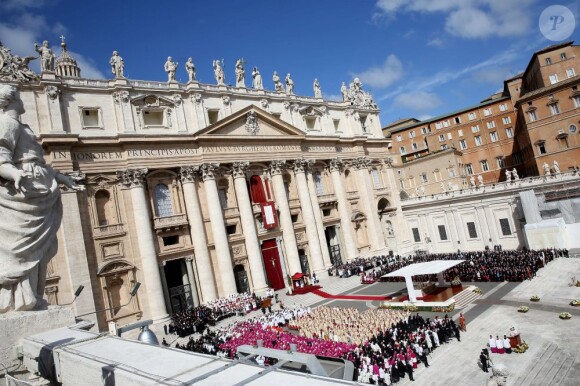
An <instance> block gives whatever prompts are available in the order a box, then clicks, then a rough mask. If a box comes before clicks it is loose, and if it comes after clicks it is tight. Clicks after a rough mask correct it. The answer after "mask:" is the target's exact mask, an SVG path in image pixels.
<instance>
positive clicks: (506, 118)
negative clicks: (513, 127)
mask: <svg viewBox="0 0 580 386" xmlns="http://www.w3.org/2000/svg"><path fill="white" fill-rule="evenodd" d="M501 121H502V122H503V124H504V125H509V124H510V123H512V117H503V118H502V119H501Z"/></svg>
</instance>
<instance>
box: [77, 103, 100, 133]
mask: <svg viewBox="0 0 580 386" xmlns="http://www.w3.org/2000/svg"><path fill="white" fill-rule="evenodd" d="M81 111H82V112H81V116H82V123H83V128H86V129H90V128H101V127H103V125H102V123H101V109H99V108H83V109H82V110H81Z"/></svg>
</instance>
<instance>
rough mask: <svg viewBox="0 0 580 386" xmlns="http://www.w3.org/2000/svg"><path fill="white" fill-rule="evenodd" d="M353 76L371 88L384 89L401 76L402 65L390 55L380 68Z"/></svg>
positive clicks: (370, 69)
mask: <svg viewBox="0 0 580 386" xmlns="http://www.w3.org/2000/svg"><path fill="white" fill-rule="evenodd" d="M355 76H357V77H359V78H360V80H361V81H362V82H363V83H364V84H367V85H369V86H371V87H376V88H385V87H387V86H390V85H391V84H392V83H394V82H396V81H397V80H399V79H400V78H401V77H402V76H403V64H402V63H401V61H400V60H399V59H398V58H397V57H396V56H395V55H393V54H391V55H389V56H388V57H387V59H386V60H385V62H384V63H383V64H382V65H381V66H375V67H371V68H369V69H368V70H365V71H363V72H361V73H357V74H355Z"/></svg>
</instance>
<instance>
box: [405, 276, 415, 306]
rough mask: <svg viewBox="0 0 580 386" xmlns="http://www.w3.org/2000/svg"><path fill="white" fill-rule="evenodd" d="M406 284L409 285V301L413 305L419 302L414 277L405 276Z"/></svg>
mask: <svg viewBox="0 0 580 386" xmlns="http://www.w3.org/2000/svg"><path fill="white" fill-rule="evenodd" d="M405 283H406V284H407V292H408V295H409V301H410V302H411V303H416V302H417V296H416V295H415V287H414V286H413V277H412V276H405Z"/></svg>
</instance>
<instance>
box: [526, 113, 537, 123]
mask: <svg viewBox="0 0 580 386" xmlns="http://www.w3.org/2000/svg"><path fill="white" fill-rule="evenodd" d="M528 116H529V118H530V122H535V121H537V120H538V114H536V110H532V111H528Z"/></svg>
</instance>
